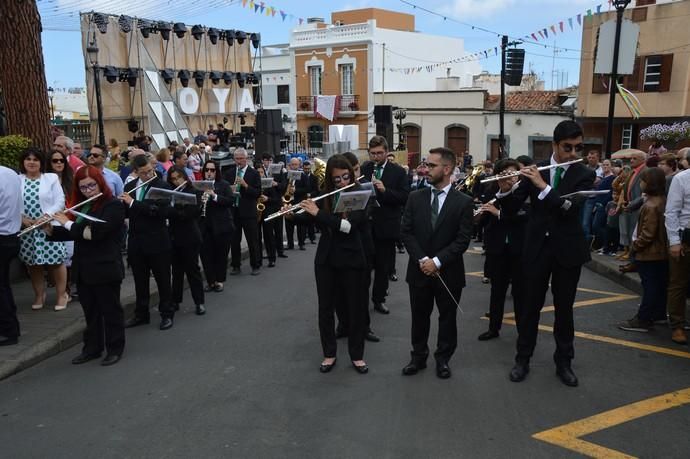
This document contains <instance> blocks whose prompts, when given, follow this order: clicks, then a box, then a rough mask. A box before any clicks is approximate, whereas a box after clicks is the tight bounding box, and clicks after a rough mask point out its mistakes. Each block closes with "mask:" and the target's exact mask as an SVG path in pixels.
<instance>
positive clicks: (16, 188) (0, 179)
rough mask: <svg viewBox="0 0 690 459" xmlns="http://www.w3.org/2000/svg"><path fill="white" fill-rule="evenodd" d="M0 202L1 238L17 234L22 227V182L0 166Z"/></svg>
mask: <svg viewBox="0 0 690 459" xmlns="http://www.w3.org/2000/svg"><path fill="white" fill-rule="evenodd" d="M0 202H2V206H0V236H9V235H12V234H17V233H18V232H19V229H20V228H21V226H22V207H23V203H22V181H21V179H20V178H19V175H17V173H16V172H15V171H13V170H12V169H10V168H8V167H5V166H0Z"/></svg>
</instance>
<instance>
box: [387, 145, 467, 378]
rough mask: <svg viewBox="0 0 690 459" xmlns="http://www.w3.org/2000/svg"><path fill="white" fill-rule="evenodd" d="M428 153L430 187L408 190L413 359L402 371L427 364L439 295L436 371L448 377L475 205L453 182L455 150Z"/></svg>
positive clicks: (405, 223)
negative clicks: (432, 314) (453, 185)
mask: <svg viewBox="0 0 690 459" xmlns="http://www.w3.org/2000/svg"><path fill="white" fill-rule="evenodd" d="M429 153H430V154H429V159H428V165H429V177H428V178H429V183H431V185H432V188H424V189H422V190H417V191H414V192H412V193H411V194H410V197H409V199H408V201H407V206H406V207H405V213H404V214H403V219H402V227H401V232H400V233H401V236H402V240H403V242H404V243H405V247H406V248H407V253H408V254H409V255H410V260H409V262H408V265H407V277H406V279H405V280H406V281H407V283H408V284H409V288H410V306H411V308H412V352H411V354H412V360H411V361H410V363H409V364H408V365H407V366H406V367H405V368H403V374H404V375H414V374H416V373H417V372H418V371H419V370H421V369H424V368H426V359H427V357H428V356H429V346H428V345H427V341H428V340H429V328H430V318H431V312H432V311H433V309H434V301H436V307H437V308H438V312H439V317H438V342H437V347H436V352H434V357H435V359H436V375H437V376H438V377H439V378H442V379H446V378H449V377H450V374H451V372H450V367H449V366H448V361H449V360H450V358H451V356H452V355H453V353H454V352H455V348H456V347H457V341H458V337H457V334H458V331H457V326H456V323H455V317H456V309H457V304H456V301H457V302H459V301H460V295H461V293H462V289H463V287H464V286H465V266H464V263H463V260H462V254H463V253H464V252H465V250H467V247H468V246H469V244H470V237H471V235H472V215H473V211H474V206H473V205H472V199H471V198H470V197H469V196H466V195H465V194H462V193H460V192H459V191H456V190H455V189H454V188H453V187H452V185H451V175H452V173H453V170H454V169H455V161H456V159H455V153H453V152H452V151H451V150H449V149H447V148H434V149H433V150H431V151H430V152H429ZM444 282H445V286H444ZM446 286H447V288H448V290H447V289H446ZM451 295H452V296H451Z"/></svg>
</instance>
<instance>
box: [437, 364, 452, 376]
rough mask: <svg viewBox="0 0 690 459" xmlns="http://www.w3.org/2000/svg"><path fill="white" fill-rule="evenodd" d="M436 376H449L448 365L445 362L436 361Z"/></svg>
mask: <svg viewBox="0 0 690 459" xmlns="http://www.w3.org/2000/svg"><path fill="white" fill-rule="evenodd" d="M436 376H438V377H439V378H441V379H448V378H450V367H449V366H448V363H446V362H436Z"/></svg>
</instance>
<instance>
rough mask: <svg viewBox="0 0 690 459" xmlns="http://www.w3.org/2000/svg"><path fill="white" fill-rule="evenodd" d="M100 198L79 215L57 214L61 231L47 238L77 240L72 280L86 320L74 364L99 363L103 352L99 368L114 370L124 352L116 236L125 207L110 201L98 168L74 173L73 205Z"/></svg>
mask: <svg viewBox="0 0 690 459" xmlns="http://www.w3.org/2000/svg"><path fill="white" fill-rule="evenodd" d="M99 193H101V196H100V197H99V198H97V199H95V200H93V201H90V202H88V203H87V204H84V205H83V206H82V207H80V208H79V213H75V214H70V215H69V216H68V215H67V214H65V213H63V212H59V213H57V214H55V220H56V221H57V222H59V223H60V225H61V226H58V227H54V228H53V230H52V236H51V239H53V240H59V241H67V240H73V241H75V244H74V256H73V258H72V275H73V278H74V280H75V281H76V283H77V290H78V291H79V302H80V303H81V305H82V308H83V309H84V316H85V318H86V330H85V331H84V347H83V348H82V352H81V354H79V355H78V356H77V357H75V358H74V359H72V363H73V364H75V365H78V364H81V363H86V362H88V361H89V360H93V359H96V358H99V357H100V356H101V353H102V352H103V349H104V348H105V351H106V357H105V359H103V361H102V362H101V365H103V366H107V365H113V364H115V363H117V362H118V361H119V360H120V358H121V356H122V352H123V350H124V347H125V326H124V311H123V309H122V305H121V304H120V284H121V283H122V279H123V278H124V272H125V271H124V265H123V263H122V256H121V254H120V233H121V231H122V225H123V224H124V220H125V208H124V206H123V204H122V202H120V201H119V200H117V199H115V198H113V195H112V192H111V191H110V188H109V187H108V185H107V184H106V182H105V179H104V178H103V174H102V172H101V171H100V170H99V169H97V168H96V167H93V166H85V167H82V168H80V169H79V170H77V172H76V173H75V174H74V186H73V187H72V199H71V202H72V205H77V204H79V203H80V202H83V201H85V200H87V199H89V198H91V197H93V196H96V195H98V194H99Z"/></svg>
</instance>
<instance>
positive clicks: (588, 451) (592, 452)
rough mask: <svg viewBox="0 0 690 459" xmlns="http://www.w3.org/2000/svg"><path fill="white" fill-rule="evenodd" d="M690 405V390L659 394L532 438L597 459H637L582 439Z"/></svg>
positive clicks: (537, 434)
mask: <svg viewBox="0 0 690 459" xmlns="http://www.w3.org/2000/svg"><path fill="white" fill-rule="evenodd" d="M689 403H690V388H687V389H683V390H680V391H676V392H669V393H668V394H663V395H659V396H657V397H653V398H650V399H647V400H642V401H639V402H636V403H632V404H630V405H625V406H622V407H620V408H616V409H613V410H610V411H606V412H604V413H600V414H597V415H594V416H590V417H588V418H585V419H581V420H579V421H575V422H571V423H569V424H565V425H562V426H559V427H555V428H553V429H549V430H545V431H543V432H539V433H536V434H534V435H532V438H536V439H537V440H541V441H544V442H547V443H551V444H552V445H556V446H560V447H562V448H566V449H569V450H571V451H575V452H577V453H580V454H583V455H585V456H589V457H594V458H616V459H618V458H634V457H635V456H631V455H628V454H625V453H622V452H620V451H616V450H613V449H610V448H606V447H604V446H599V445H597V444H594V443H591V442H588V441H585V440H582V439H581V437H584V436H586V435H590V434H592V433H594V432H598V431H601V430H604V429H609V428H611V427H615V426H617V425H620V424H624V423H626V422H630V421H634V420H636V419H639V418H642V417H645V416H649V415H651V414H655V413H659V412H661V411H665V410H669V409H671V408H677V407H679V406H682V405H686V404H689Z"/></svg>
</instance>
